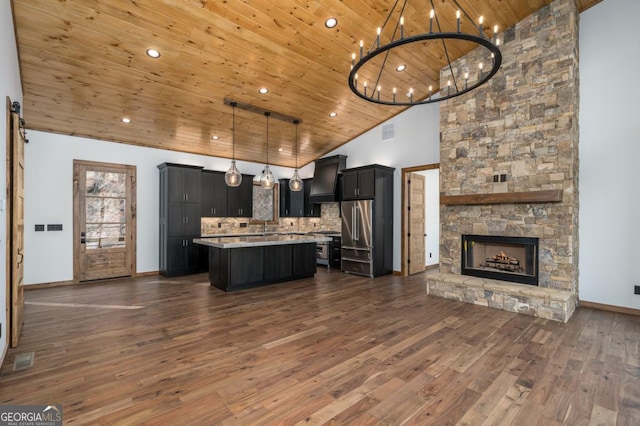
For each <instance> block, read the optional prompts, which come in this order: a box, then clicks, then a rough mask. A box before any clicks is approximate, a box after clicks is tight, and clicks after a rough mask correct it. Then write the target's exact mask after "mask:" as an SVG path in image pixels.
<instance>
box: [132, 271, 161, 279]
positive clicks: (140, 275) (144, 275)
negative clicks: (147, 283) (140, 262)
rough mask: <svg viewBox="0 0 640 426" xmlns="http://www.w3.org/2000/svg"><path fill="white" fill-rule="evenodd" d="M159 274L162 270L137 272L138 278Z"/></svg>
mask: <svg viewBox="0 0 640 426" xmlns="http://www.w3.org/2000/svg"><path fill="white" fill-rule="evenodd" d="M157 275H160V271H148V272H138V273H137V274H136V278H140V277H155V276H157Z"/></svg>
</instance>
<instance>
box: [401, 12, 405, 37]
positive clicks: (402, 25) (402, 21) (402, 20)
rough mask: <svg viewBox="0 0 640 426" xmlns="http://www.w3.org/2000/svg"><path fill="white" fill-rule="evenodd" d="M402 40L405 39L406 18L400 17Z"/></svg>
mask: <svg viewBox="0 0 640 426" xmlns="http://www.w3.org/2000/svg"><path fill="white" fill-rule="evenodd" d="M400 38H404V16H401V17H400Z"/></svg>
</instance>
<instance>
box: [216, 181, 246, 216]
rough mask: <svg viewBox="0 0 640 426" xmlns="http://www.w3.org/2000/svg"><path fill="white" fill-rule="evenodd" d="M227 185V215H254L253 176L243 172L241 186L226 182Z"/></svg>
mask: <svg viewBox="0 0 640 426" xmlns="http://www.w3.org/2000/svg"><path fill="white" fill-rule="evenodd" d="M223 182H224V180H223ZM225 187H226V188H227V216H228V217H252V216H253V176H252V175H245V174H243V175H242V183H241V184H240V186H237V187H235V188H234V187H231V186H226V184H225Z"/></svg>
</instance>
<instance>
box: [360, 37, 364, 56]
mask: <svg viewBox="0 0 640 426" xmlns="http://www.w3.org/2000/svg"><path fill="white" fill-rule="evenodd" d="M363 48H364V40H360V59H362V51H363Z"/></svg>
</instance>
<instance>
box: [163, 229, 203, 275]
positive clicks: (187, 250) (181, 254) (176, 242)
mask: <svg viewBox="0 0 640 426" xmlns="http://www.w3.org/2000/svg"><path fill="white" fill-rule="evenodd" d="M194 238H200V236H199V235H194V236H191V237H169V238H168V239H167V248H166V250H167V253H166V269H165V273H164V275H165V276H167V277H172V276H179V275H188V274H197V273H199V272H202V262H201V261H200V260H201V257H200V253H201V248H200V247H201V246H200V245H198V244H194V243H193V239H194Z"/></svg>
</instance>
